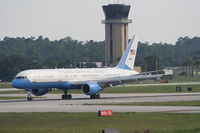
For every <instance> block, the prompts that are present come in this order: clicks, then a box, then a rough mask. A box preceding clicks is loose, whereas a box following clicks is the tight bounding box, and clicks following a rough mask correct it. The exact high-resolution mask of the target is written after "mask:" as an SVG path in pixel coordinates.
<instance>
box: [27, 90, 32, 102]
mask: <svg viewBox="0 0 200 133" xmlns="http://www.w3.org/2000/svg"><path fill="white" fill-rule="evenodd" d="M27 101H33V97H32V96H31V90H29V91H28V94H27Z"/></svg>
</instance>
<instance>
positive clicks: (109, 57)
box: [102, 4, 132, 66]
mask: <svg viewBox="0 0 200 133" xmlns="http://www.w3.org/2000/svg"><path fill="white" fill-rule="evenodd" d="M102 7H103V11H104V14H105V20H103V21H102V23H103V24H105V65H106V66H114V65H116V64H117V62H118V61H119V59H120V58H121V57H122V55H123V53H124V50H125V49H126V47H127V45H128V24H129V23H132V20H129V19H128V15H129V11H130V8H131V6H130V5H125V4H108V5H104V6H102Z"/></svg>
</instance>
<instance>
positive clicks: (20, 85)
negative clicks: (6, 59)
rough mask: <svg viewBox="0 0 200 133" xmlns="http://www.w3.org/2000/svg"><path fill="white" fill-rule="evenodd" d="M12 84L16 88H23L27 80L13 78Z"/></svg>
mask: <svg viewBox="0 0 200 133" xmlns="http://www.w3.org/2000/svg"><path fill="white" fill-rule="evenodd" d="M12 86H13V87H14V88H18V89H25V88H26V86H27V81H26V80H23V79H13V81H12Z"/></svg>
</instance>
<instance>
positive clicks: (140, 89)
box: [102, 85, 200, 93]
mask: <svg viewBox="0 0 200 133" xmlns="http://www.w3.org/2000/svg"><path fill="white" fill-rule="evenodd" d="M181 87H182V92H187V88H188V87H191V88H192V89H193V91H192V92H200V85H181ZM173 92H176V86H175V85H169V86H130V87H129V86H120V87H115V88H107V89H105V90H103V91H102V93H173Z"/></svg>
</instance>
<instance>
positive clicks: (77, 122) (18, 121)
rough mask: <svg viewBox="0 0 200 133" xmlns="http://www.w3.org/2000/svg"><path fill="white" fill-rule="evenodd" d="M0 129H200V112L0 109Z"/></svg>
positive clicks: (74, 132) (177, 132)
mask: <svg viewBox="0 0 200 133" xmlns="http://www.w3.org/2000/svg"><path fill="white" fill-rule="evenodd" d="M0 123H1V124H0V132H1V133H100V131H101V129H103V128H119V129H120V131H121V133H144V132H145V131H146V133H199V132H200V115H199V114H167V113H166V114H165V113H114V115H113V116H110V117H101V118H99V117H97V113H0Z"/></svg>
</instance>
